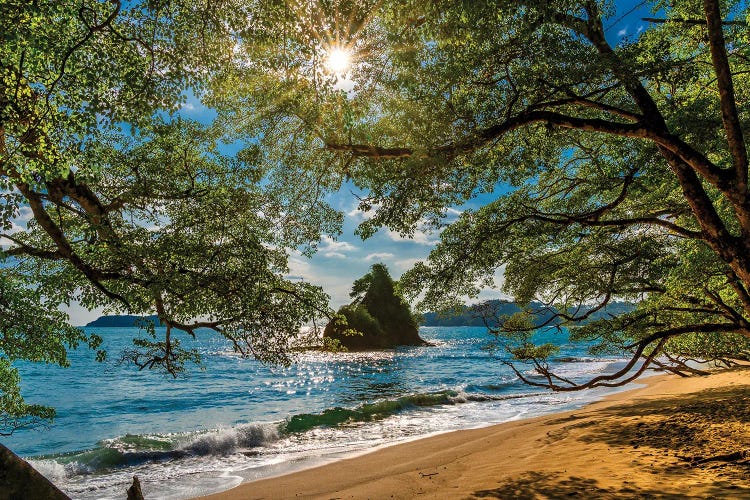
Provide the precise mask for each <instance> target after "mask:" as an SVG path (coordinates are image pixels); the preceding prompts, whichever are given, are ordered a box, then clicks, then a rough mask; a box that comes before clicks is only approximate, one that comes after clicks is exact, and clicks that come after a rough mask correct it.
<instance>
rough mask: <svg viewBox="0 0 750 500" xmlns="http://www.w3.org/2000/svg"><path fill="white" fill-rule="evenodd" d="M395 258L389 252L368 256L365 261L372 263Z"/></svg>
mask: <svg viewBox="0 0 750 500" xmlns="http://www.w3.org/2000/svg"><path fill="white" fill-rule="evenodd" d="M393 257H395V255H393V254H392V253H389V252H375V253H371V254H369V255H368V256H367V257H365V260H366V261H368V262H372V261H374V260H386V259H392V258H393Z"/></svg>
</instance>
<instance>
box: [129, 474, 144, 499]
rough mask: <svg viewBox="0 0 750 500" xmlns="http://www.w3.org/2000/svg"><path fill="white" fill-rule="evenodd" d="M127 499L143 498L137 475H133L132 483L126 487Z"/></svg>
mask: <svg viewBox="0 0 750 500" xmlns="http://www.w3.org/2000/svg"><path fill="white" fill-rule="evenodd" d="M128 500H145V499H144V498H143V491H141V482H140V481H139V480H138V476H133V484H132V486H130V488H128Z"/></svg>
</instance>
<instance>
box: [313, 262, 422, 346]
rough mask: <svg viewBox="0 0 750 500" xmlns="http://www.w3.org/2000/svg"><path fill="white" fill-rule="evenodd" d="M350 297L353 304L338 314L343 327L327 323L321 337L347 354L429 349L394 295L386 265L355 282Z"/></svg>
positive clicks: (393, 286)
mask: <svg viewBox="0 0 750 500" xmlns="http://www.w3.org/2000/svg"><path fill="white" fill-rule="evenodd" d="M350 296H351V297H352V298H354V301H353V302H352V303H351V304H349V305H346V306H343V307H342V308H341V309H340V310H339V315H340V316H343V317H345V318H346V324H342V323H341V322H340V321H337V320H336V319H334V320H332V321H330V322H329V323H328V325H326V328H325V331H324V333H323V336H324V337H327V338H331V339H335V340H338V341H339V342H340V344H341V345H342V346H343V347H346V348H347V349H349V350H365V349H384V348H392V347H396V346H399V345H429V344H428V343H427V342H425V341H424V340H422V338H421V337H420V336H419V327H418V323H417V320H416V319H415V317H414V315H413V314H412V312H411V310H410V309H409V305H408V304H407V303H406V301H404V299H403V298H401V297H400V296H399V295H398V294H397V293H396V290H395V284H394V282H393V279H391V276H390V274H389V273H388V269H387V268H386V267H385V265H383V264H375V265H373V266H372V268H371V270H370V272H369V273H368V274H366V275H365V276H363V277H362V278H360V279H358V280H357V281H355V282H354V285H353V287H352V292H351V294H350ZM355 331H356V333H354V332H355Z"/></svg>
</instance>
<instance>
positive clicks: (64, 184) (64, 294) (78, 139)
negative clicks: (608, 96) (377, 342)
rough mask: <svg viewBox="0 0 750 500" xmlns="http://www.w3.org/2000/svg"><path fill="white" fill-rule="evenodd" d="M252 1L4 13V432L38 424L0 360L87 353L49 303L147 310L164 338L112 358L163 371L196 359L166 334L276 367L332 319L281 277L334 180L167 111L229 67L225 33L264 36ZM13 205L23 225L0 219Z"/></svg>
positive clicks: (0, 48)
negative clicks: (212, 337)
mask: <svg viewBox="0 0 750 500" xmlns="http://www.w3.org/2000/svg"><path fill="white" fill-rule="evenodd" d="M259 5H260V4H257V3H255V2H232V1H220V2H211V3H210V4H206V3H205V2H197V1H192V0H177V1H170V2H162V1H151V0H148V1H145V0H144V1H134V2H121V1H119V0H114V1H110V2H102V1H96V0H77V1H75V2H51V1H40V2H26V1H15V0H10V1H4V2H3V3H2V5H0V24H1V25H2V26H4V27H10V26H12V27H13V29H4V30H2V34H1V35H0V36H1V37H2V40H1V41H0V244H2V252H0V260H2V266H3V268H2V272H3V273H4V274H3V280H4V281H3V286H6V284H7V286H8V287H10V288H9V289H10V290H11V292H9V293H11V298H12V301H11V302H9V303H8V305H7V308H8V309H7V310H8V311H12V313H13V314H15V315H23V317H24V318H25V321H24V322H17V323H14V325H15V326H13V325H11V326H13V328H10V326H3V329H2V331H1V332H0V362H2V363H3V364H2V367H3V373H2V375H3V378H2V380H3V384H4V385H3V388H2V390H3V393H2V394H3V396H2V399H1V400H0V403H1V405H0V418H2V419H3V421H4V422H5V423H6V424H8V425H7V426H8V427H13V426H14V425H16V424H18V425H25V424H24V422H26V420H24V418H26V417H24V416H23V415H24V414H27V415H28V418H30V419H46V418H48V417H50V416H51V415H52V413H51V411H50V410H48V409H40V408H39V407H36V406H25V403H23V401H22V400H21V399H20V396H19V394H20V392H19V389H18V377H17V373H16V372H15V371H14V369H13V368H12V366H11V365H10V364H9V363H12V362H14V361H16V360H22V359H27V360H32V361H41V362H54V363H57V364H65V356H64V353H65V349H66V348H72V347H73V346H74V345H75V344H76V343H78V342H88V343H90V344H92V345H94V346H95V345H96V342H95V341H94V339H87V338H86V337H85V336H83V334H82V333H81V332H80V331H79V330H77V329H71V328H70V327H69V326H68V325H67V317H66V316H65V315H64V314H62V313H59V312H58V311H57V306H58V305H60V304H70V303H71V302H73V301H77V302H78V303H80V304H81V305H82V306H84V307H87V308H97V307H104V308H105V309H106V310H107V311H111V312H126V313H132V314H137V315H146V314H153V313H155V314H157V315H158V316H159V318H160V320H161V321H162V323H163V324H164V325H165V326H166V332H164V331H162V330H160V331H159V333H158V334H157V332H155V331H153V330H152V331H151V332H150V333H151V335H147V336H145V337H144V338H141V339H137V340H136V342H135V345H134V349H133V350H132V351H130V352H128V353H126V354H127V357H129V358H130V359H132V360H133V361H134V362H135V363H136V364H137V365H138V366H139V367H140V368H141V369H143V368H154V369H161V370H164V371H166V372H168V373H170V374H172V375H176V374H177V373H179V372H181V371H182V370H183V368H184V363H185V362H186V361H197V360H198V358H197V355H196V353H194V352H190V351H184V350H183V349H182V348H181V347H180V344H179V336H180V335H184V334H188V335H196V334H197V331H198V329H200V328H211V329H213V330H216V331H218V332H220V333H222V334H223V335H224V336H226V337H227V338H228V339H229V341H230V342H231V343H232V345H233V346H234V348H235V349H236V350H237V351H238V352H240V353H242V354H243V355H253V356H256V357H258V358H260V359H262V360H264V361H269V362H280V363H287V362H289V361H290V356H291V354H290V352H289V348H288V345H289V338H290V337H293V336H294V335H296V334H297V333H298V332H299V329H300V327H301V325H303V324H304V323H305V322H307V321H309V320H311V319H313V318H315V317H321V316H326V315H328V314H329V311H328V305H327V303H328V297H327V296H326V295H325V293H324V292H323V291H322V289H320V288H319V287H315V286H312V285H310V284H308V283H294V282H290V281H288V280H286V279H284V275H285V274H286V273H287V272H288V268H287V251H288V250H289V249H296V250H299V251H301V252H303V253H306V254H309V253H311V252H312V251H314V247H315V245H316V243H317V242H318V241H319V239H320V236H321V233H328V234H335V233H336V232H337V231H338V228H339V226H340V223H341V215H340V214H338V213H336V212H335V211H333V210H332V209H331V207H329V206H328V205H327V204H326V203H325V201H324V200H323V196H324V194H325V192H326V190H327V189H329V188H336V187H337V186H338V184H337V183H340V179H341V176H332V175H329V173H328V171H327V170H323V169H322V166H323V164H320V163H319V164H313V165H306V164H302V163H298V162H295V161H293V160H294V159H293V158H290V157H288V156H284V155H281V154H274V153H273V152H270V153H268V154H266V153H264V152H263V151H261V150H260V149H259V147H258V144H257V142H258V141H250V142H247V143H244V144H241V147H240V150H239V152H237V153H236V154H234V155H226V154H223V153H222V151H227V150H231V149H232V148H229V147H228V146H227V144H229V143H233V142H234V141H235V137H234V136H233V135H232V130H230V129H229V128H221V124H208V125H205V124H201V123H197V122H193V121H190V120H187V119H183V118H180V117H181V116H182V115H181V108H182V107H183V106H184V105H185V104H186V101H187V100H188V99H198V98H201V97H205V93H206V89H207V87H208V84H209V83H210V81H211V80H212V78H213V77H214V76H215V75H217V74H218V73H219V71H220V70H221V69H222V68H224V67H225V66H227V65H231V64H235V63H236V64H238V65H239V64H240V62H239V61H238V60H236V59H235V57H236V55H237V53H236V51H235V50H234V49H235V47H236V45H237V43H238V33H240V32H241V31H242V32H243V40H244V41H246V42H247V43H254V42H259V43H260V42H261V41H262V40H261V39H264V37H266V36H267V35H268V33H266V32H263V31H262V30H257V31H254V27H253V22H252V21H251V20H252V19H253V18H254V17H253V16H254V14H255V12H256V11H257V9H258V7H259ZM271 10H272V6H271V5H270V4H269V10H268V12H267V13H268V14H269V15H272V12H271ZM267 20H268V19H262V16H259V17H258V19H257V22H258V23H264V22H265V21H267ZM243 30H244V31H243ZM253 33H255V34H254V35H253ZM252 36H256V39H251V37H252ZM266 41H268V40H266ZM263 43H265V42H263ZM22 213H23V214H29V215H30V220H29V221H28V227H27V228H26V230H23V229H24V228H23V227H22V226H19V225H17V224H15V223H14V222H13V220H14V218H17V217H19V216H20V215H21V214H22ZM8 300H11V299H8ZM4 307H5V306H4ZM8 317H11V316H8ZM9 328H10V329H9Z"/></svg>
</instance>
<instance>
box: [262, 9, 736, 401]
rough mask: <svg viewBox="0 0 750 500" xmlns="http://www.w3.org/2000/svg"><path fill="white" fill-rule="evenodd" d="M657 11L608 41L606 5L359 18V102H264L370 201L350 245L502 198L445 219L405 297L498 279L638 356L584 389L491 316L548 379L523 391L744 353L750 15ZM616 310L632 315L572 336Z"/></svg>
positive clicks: (355, 27) (455, 291)
mask: <svg viewBox="0 0 750 500" xmlns="http://www.w3.org/2000/svg"><path fill="white" fill-rule="evenodd" d="M342 4H345V5H348V6H350V5H351V4H350V3H346V2H343V3H342ZM652 7H653V10H654V12H655V14H654V15H659V16H660V20H659V22H656V23H652V24H650V25H649V26H648V28H647V29H645V30H644V31H643V32H642V33H640V34H638V35H636V36H631V37H627V38H624V39H622V40H620V41H618V42H617V43H613V39H614V37H615V34H614V33H613V32H612V26H613V25H615V24H616V23H617V17H616V13H615V11H614V9H613V7H612V5H611V4H610V3H600V2H595V1H591V0H585V1H578V0H569V1H563V2H547V1H528V2H521V3H519V2H509V1H477V2H447V1H445V2H444V1H436V2H429V3H424V2H400V3H398V5H395V4H391V5H382V6H379V7H367V6H365V7H361V9H363V10H364V11H367V12H368V14H367V16H365V17H366V18H367V19H368V21H367V22H366V23H365V24H357V23H351V24H345V23H342V24H343V27H341V26H342V25H339V24H336V25H335V27H334V28H330V29H331V31H332V32H333V33H334V35H335V36H332V37H331V38H332V39H335V40H337V41H339V42H338V43H340V44H341V45H343V46H345V47H346V48H348V50H350V51H351V52H352V59H353V61H354V63H353V67H352V69H351V73H352V74H353V75H354V76H352V78H353V79H355V80H356V87H355V91H354V92H349V93H348V94H345V93H343V92H342V91H339V92H338V94H336V93H331V92H329V93H328V94H325V93H322V92H319V91H318V90H317V88H315V86H314V85H295V86H290V87H289V88H287V89H286V95H287V96H292V97H289V98H288V99H286V100H285V101H284V106H283V107H282V106H275V107H269V106H267V107H266V108H264V109H271V111H272V113H273V115H274V116H276V117H277V118H276V120H275V123H280V122H281V121H282V120H281V118H280V117H282V116H283V117H284V120H287V121H288V123H295V124H297V126H299V127H304V126H307V127H308V130H312V131H313V132H314V134H315V136H314V137H312V138H311V139H310V142H309V143H308V144H306V149H307V150H308V151H310V153H309V154H310V155H324V154H325V152H329V153H330V152H333V153H337V154H338V155H339V158H340V161H339V164H338V168H339V169H340V171H342V172H344V173H345V174H346V175H348V176H350V177H351V178H352V179H353V182H354V183H355V184H357V185H358V186H359V187H361V188H363V189H366V190H368V191H369V195H368V196H367V197H366V198H364V199H363V200H362V203H361V205H360V208H361V209H363V210H368V209H374V210H375V216H374V217H373V218H371V219H370V220H368V221H367V222H365V223H364V224H363V225H362V226H361V227H360V229H359V231H360V234H362V235H363V236H365V237H366V236H369V235H371V234H372V233H373V232H374V231H375V230H376V229H377V228H378V227H381V226H387V227H389V228H391V229H392V230H395V231H398V232H400V233H402V234H408V233H410V232H412V231H414V229H415V227H416V226H417V225H420V224H425V223H427V224H431V225H432V226H433V227H440V226H441V225H442V224H443V223H442V222H441V220H442V217H443V216H444V215H445V213H446V210H447V208H449V207H452V206H455V205H460V204H462V203H464V202H466V201H468V200H471V199H472V198H474V197H477V196H479V195H481V198H480V199H481V200H488V199H489V198H490V197H489V196H487V195H486V193H492V192H495V194H496V196H495V199H490V200H489V201H486V202H485V204H484V206H482V207H481V208H479V209H476V210H466V211H464V212H463V214H462V216H461V217H460V218H459V219H458V220H457V221H456V222H454V223H452V224H450V225H448V226H447V228H445V230H444V231H443V232H442V233H441V242H440V244H439V245H438V246H437V248H436V249H435V250H434V251H433V252H432V254H431V255H430V258H429V260H428V262H427V263H426V264H422V265H417V266H416V267H415V269H413V270H412V271H411V272H410V273H408V274H407V275H406V277H405V278H404V279H403V280H402V281H403V284H404V285H405V287H406V288H409V289H411V290H412V292H413V294H414V295H415V296H416V294H417V293H418V292H419V291H425V295H424V297H423V300H422V306H423V307H424V308H429V309H434V308H443V307H448V306H450V305H453V304H455V302H457V301H459V300H460V299H461V298H462V297H463V296H464V295H466V294H468V295H470V296H471V295H475V294H476V293H477V292H478V291H479V290H480V288H481V287H483V286H487V285H492V284H493V282H494V281H493V276H494V274H495V272H496V271H497V270H498V269H500V268H501V267H503V266H504V270H505V272H504V280H505V281H504V285H503V286H504V289H505V290H506V291H507V292H510V293H511V294H512V295H513V296H514V297H515V299H516V300H517V301H518V302H520V303H524V304H529V303H531V302H532V301H533V300H537V301H541V302H543V303H544V304H547V305H548V306H549V308H550V309H551V308H552V307H553V306H554V307H556V310H557V311H559V313H558V314H557V318H556V319H563V320H565V326H569V327H570V328H571V331H572V337H573V339H574V340H580V341H597V347H596V349H597V350H599V351H614V352H623V351H625V352H629V353H630V354H631V355H632V360H631V361H630V362H629V363H628V364H627V366H626V367H625V368H624V369H623V370H621V371H619V372H618V373H616V374H614V375H611V376H604V377H597V378H595V379H593V380H591V381H589V382H587V383H584V384H578V383H575V382H573V381H569V380H565V379H561V378H559V377H556V376H555V375H554V373H552V372H551V371H550V370H549V366H548V364H547V358H548V356H549V355H551V354H552V353H553V352H554V348H553V346H535V345H533V343H532V342H531V337H530V334H531V331H532V330H533V324H532V322H531V321H529V320H528V318H525V317H523V316H517V317H513V318H510V319H503V321H501V326H500V328H498V329H496V330H493V332H494V333H497V334H498V335H502V336H503V338H505V339H506V340H505V344H506V345H507V347H508V349H509V350H510V351H511V352H512V353H513V354H514V355H515V356H516V358H517V359H518V360H520V361H523V362H528V363H530V364H532V366H533V367H534V368H535V369H536V371H537V372H538V374H539V375H541V376H542V378H541V379H538V378H536V379H533V380H530V379H528V377H526V378H527V381H528V382H530V383H533V384H540V385H543V386H546V387H551V388H553V389H556V390H575V389H579V388H583V387H594V386H600V385H605V386H606V385H620V384H623V383H625V382H627V381H630V380H632V379H633V378H634V377H637V376H638V375H639V374H641V373H642V372H643V370H644V369H645V367H646V366H649V365H651V364H654V363H658V364H659V365H661V366H664V367H667V368H670V369H673V370H676V371H678V372H680V373H684V372H685V371H686V370H689V367H688V366H687V365H686V364H685V362H686V361H687V360H689V359H693V358H699V359H702V360H719V361H726V362H730V361H729V359H730V358H733V357H738V356H743V355H746V352H747V350H748V347H749V346H750V344H749V339H750V191H748V160H747V147H746V144H745V135H746V130H747V127H748V120H749V118H748V112H750V109H748V106H749V105H750V103H749V102H748V98H749V97H750V95H748V92H750V81H749V75H750V46H749V45H748V42H749V40H748V29H747V22H746V19H747V16H748V6H747V5H746V4H745V3H744V2H733V1H727V2H719V1H718V0H688V1H683V2H679V3H666V2H654V3H653V4H652ZM368 9H369V11H368ZM350 10H351V8H350ZM355 17H356V16H355ZM311 22H312V21H311ZM644 25H645V21H644ZM329 26H330V25H329ZM321 31H324V30H323V29H321ZM289 61H290V64H291V65H293V64H294V62H295V61H297V63H298V64H299V65H300V66H302V62H300V61H304V58H301V59H300V58H297V59H296V60H294V59H289ZM252 71H257V69H253V70H249V72H250V73H252ZM253 109H255V108H253ZM503 183H504V184H506V185H510V186H511V189H510V190H509V192H504V191H503V190H502V189H499V187H500V186H501V185H502V184H503ZM615 298H618V299H626V300H631V301H636V302H638V307H637V308H636V310H634V311H633V312H631V313H628V314H624V315H621V316H619V317H617V318H611V319H605V320H600V321H596V322H592V323H589V324H588V325H586V326H585V327H575V325H576V324H578V323H579V322H581V321H582V320H585V319H586V318H588V317H589V316H590V315H591V314H593V313H595V312H596V311H599V310H601V309H602V308H603V307H604V306H605V305H606V304H607V303H609V302H610V301H612V300H613V299H615ZM584 310H585V312H583V311H584ZM543 312H544V311H529V313H528V314H534V313H543ZM519 375H521V373H520V372H519Z"/></svg>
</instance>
